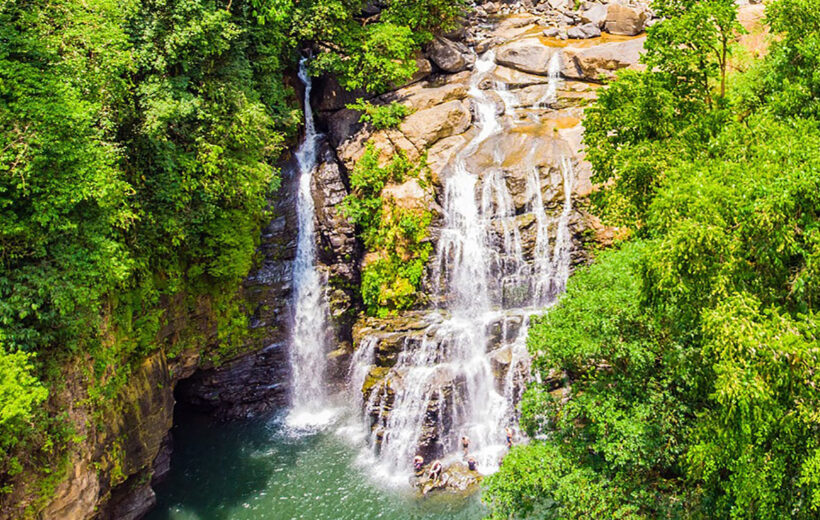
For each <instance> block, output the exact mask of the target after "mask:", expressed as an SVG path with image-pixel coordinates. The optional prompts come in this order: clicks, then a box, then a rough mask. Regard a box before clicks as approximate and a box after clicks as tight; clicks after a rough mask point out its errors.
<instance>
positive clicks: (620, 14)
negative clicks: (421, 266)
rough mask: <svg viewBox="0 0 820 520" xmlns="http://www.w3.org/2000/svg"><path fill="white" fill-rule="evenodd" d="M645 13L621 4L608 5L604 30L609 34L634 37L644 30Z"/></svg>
mask: <svg viewBox="0 0 820 520" xmlns="http://www.w3.org/2000/svg"><path fill="white" fill-rule="evenodd" d="M647 18H648V17H647V14H646V11H644V10H643V9H640V8H636V7H630V6H628V5H624V4H621V3H615V2H613V3H610V4H609V6H608V7H607V11H606V22H605V23H604V29H605V30H606V32H608V33H610V34H622V35H625V36H634V35H636V34H640V33H642V32H643V30H644V23H645V22H646V19H647Z"/></svg>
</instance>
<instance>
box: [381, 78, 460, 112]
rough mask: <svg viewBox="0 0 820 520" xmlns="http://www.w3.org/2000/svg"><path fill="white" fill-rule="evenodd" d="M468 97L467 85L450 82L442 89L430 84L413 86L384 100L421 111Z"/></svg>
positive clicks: (391, 94) (389, 95)
mask: <svg viewBox="0 0 820 520" xmlns="http://www.w3.org/2000/svg"><path fill="white" fill-rule="evenodd" d="M466 97H467V86H466V85H464V84H463V83H449V82H448V83H446V84H444V85H442V86H440V87H431V86H430V85H429V84H428V83H423V84H421V85H413V86H412V87H410V88H408V89H404V90H400V91H398V92H395V93H390V94H388V95H387V96H385V97H384V98H383V99H384V102H385V103H389V102H391V101H398V102H400V103H402V104H404V105H407V106H409V107H410V108H411V109H413V110H414V111H419V110H426V109H428V108H431V107H434V106H436V105H441V104H442V103H446V102H448V101H453V100H458V99H464V98H466Z"/></svg>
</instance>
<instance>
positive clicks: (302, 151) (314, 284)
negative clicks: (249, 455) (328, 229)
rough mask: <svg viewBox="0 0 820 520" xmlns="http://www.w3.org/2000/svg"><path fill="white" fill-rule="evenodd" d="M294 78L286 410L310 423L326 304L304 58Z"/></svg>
mask: <svg viewBox="0 0 820 520" xmlns="http://www.w3.org/2000/svg"><path fill="white" fill-rule="evenodd" d="M299 79H300V80H302V82H303V83H304V85H305V100H304V102H305V137H304V140H303V141H302V143H301V144H300V145H299V148H298V150H297V151H296V164H297V169H298V174H299V178H298V195H297V202H296V208H297V215H298V224H299V230H298V236H297V242H296V260H295V261H294V265H293V309H294V310H293V323H292V328H291V331H290V342H289V343H290V350H289V355H290V373H291V411H290V414H289V416H288V424H289V425H291V426H292V427H294V428H297V429H301V428H312V427H315V426H318V425H320V424H323V423H325V422H327V420H328V416H327V415H328V411H327V391H326V385H325V370H326V366H327V359H326V355H327V345H326V341H325V328H326V324H325V322H326V316H327V306H326V303H325V295H324V292H325V291H324V282H323V280H322V277H321V275H320V273H319V271H318V270H317V269H316V244H315V240H316V238H315V236H314V235H315V229H314V227H315V225H314V217H315V215H314V213H315V208H314V203H313V195H312V193H311V187H310V184H311V180H312V177H313V172H314V170H315V169H316V163H317V158H318V153H319V152H318V147H319V135H318V134H317V133H316V126H315V124H314V121H313V111H312V110H311V108H310V92H311V88H312V83H311V78H310V76H309V75H308V71H307V62H306V59H305V58H303V59H302V60H301V61H300V62H299Z"/></svg>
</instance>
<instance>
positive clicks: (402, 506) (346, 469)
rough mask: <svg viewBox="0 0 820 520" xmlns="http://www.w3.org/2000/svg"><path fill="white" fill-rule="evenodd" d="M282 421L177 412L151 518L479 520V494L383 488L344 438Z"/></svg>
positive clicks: (182, 519) (280, 416) (228, 519)
mask: <svg viewBox="0 0 820 520" xmlns="http://www.w3.org/2000/svg"><path fill="white" fill-rule="evenodd" d="M281 419H282V415H281V414H280V415H275V416H273V417H270V418H267V419H264V420H249V421H239V422H233V423H227V424H226V423H216V422H214V421H212V420H211V419H210V418H208V417H207V416H203V415H201V414H199V413H197V412H194V411H191V410H187V409H183V408H182V407H178V412H177V414H176V417H175V420H176V421H175V424H176V425H175V426H174V429H173V433H174V453H173V455H172V458H171V473H170V474H169V476H168V478H167V480H165V481H164V482H163V483H162V484H161V485H159V486H158V487H157V498H158V504H157V508H156V509H155V510H154V511H153V512H152V513H151V514H149V516H148V517H147V519H148V520H252V519H253V520H284V519H296V518H304V519H310V520H371V519H374V518H378V519H381V520H443V519H448V520H450V519H452V520H478V519H481V518H482V517H483V516H484V514H485V513H486V511H485V510H484V508H483V507H482V506H481V504H480V501H479V498H478V496H472V497H468V498H464V497H454V496H447V495H439V496H434V497H430V498H427V499H423V500H420V499H418V498H417V497H415V496H414V495H412V494H411V493H409V492H408V490H402V491H396V490H389V489H383V488H381V487H380V485H379V483H374V482H373V481H372V480H371V479H370V478H368V477H367V476H366V474H365V473H364V472H363V471H362V468H361V467H359V466H358V465H357V464H356V463H355V459H356V454H357V453H358V451H357V449H356V448H355V447H354V446H351V445H350V444H349V443H348V442H346V441H345V440H344V439H343V438H341V437H340V436H339V435H337V434H335V433H332V432H329V433H319V434H315V435H308V436H302V437H292V436H289V435H288V434H286V433H285V432H284V431H283V429H282V423H281Z"/></svg>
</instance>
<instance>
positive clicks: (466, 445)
mask: <svg viewBox="0 0 820 520" xmlns="http://www.w3.org/2000/svg"><path fill="white" fill-rule="evenodd" d="M469 449H470V438H469V437H467V436H466V435H463V436H462V437H461V451H463V452H464V456H465V457H466V456H467V452H468V450H469Z"/></svg>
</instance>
